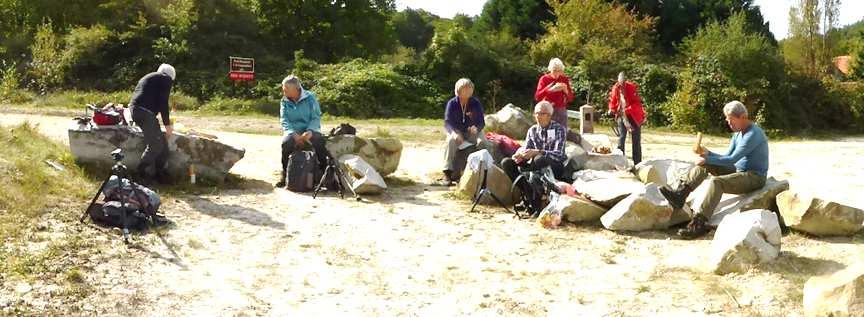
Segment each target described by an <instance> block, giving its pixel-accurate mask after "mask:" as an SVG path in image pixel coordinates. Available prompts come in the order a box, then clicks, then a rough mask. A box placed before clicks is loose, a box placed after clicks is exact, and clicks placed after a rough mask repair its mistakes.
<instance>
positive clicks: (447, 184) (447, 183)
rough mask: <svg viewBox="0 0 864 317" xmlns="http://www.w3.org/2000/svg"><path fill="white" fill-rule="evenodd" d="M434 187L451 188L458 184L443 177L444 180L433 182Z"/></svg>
mask: <svg viewBox="0 0 864 317" xmlns="http://www.w3.org/2000/svg"><path fill="white" fill-rule="evenodd" d="M432 185H435V186H444V187H450V186H453V185H456V184H455V183H454V182H453V180H452V179H449V178H447V177H442V178H439V179H438V180H436V181H435V182H433V183H432Z"/></svg>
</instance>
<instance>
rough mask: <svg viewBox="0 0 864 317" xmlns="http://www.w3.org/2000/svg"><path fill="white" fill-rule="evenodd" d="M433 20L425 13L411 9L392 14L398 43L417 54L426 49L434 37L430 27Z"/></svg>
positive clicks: (432, 28)
mask: <svg viewBox="0 0 864 317" xmlns="http://www.w3.org/2000/svg"><path fill="white" fill-rule="evenodd" d="M434 18H435V16H433V15H432V14H430V13H428V12H426V11H423V10H414V9H411V8H407V9H405V10H404V11H401V12H399V13H396V14H394V15H393V27H394V28H395V29H396V36H398V37H399V43H402V45H404V46H405V47H410V48H413V49H414V50H415V51H417V52H420V51H422V50H424V49H426V47H427V46H429V41H431V40H432V36H434V35H435V27H433V26H432V20H433V19H434Z"/></svg>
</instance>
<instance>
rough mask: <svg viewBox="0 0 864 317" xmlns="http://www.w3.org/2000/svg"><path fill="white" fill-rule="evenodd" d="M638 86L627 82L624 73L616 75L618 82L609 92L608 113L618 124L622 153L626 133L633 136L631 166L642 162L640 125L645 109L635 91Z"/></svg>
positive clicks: (643, 120) (642, 121)
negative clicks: (613, 116)
mask: <svg viewBox="0 0 864 317" xmlns="http://www.w3.org/2000/svg"><path fill="white" fill-rule="evenodd" d="M638 89H639V86H637V85H636V84H634V83H633V82H631V81H627V80H626V77H625V75H624V72H621V73H619V74H618V82H617V83H615V85H612V90H611V91H610V92H609V113H610V114H613V115H615V119H616V120H615V121H616V122H617V124H618V131H620V133H619V135H618V148H619V149H621V152H622V153H623V152H624V144H625V143H626V141H627V132H628V131H629V132H630V134H632V135H633V141H632V142H633V164H639V162H641V161H642V128H641V126H642V123H644V122H645V109H643V108H642V100H641V99H640V98H639V93H638V92H637V90H638Z"/></svg>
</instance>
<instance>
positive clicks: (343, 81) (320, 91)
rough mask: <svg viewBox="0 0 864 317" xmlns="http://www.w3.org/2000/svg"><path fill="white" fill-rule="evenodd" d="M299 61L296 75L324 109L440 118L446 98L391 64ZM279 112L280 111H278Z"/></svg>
mask: <svg viewBox="0 0 864 317" xmlns="http://www.w3.org/2000/svg"><path fill="white" fill-rule="evenodd" d="M298 57H299V58H296V59H295V62H296V66H295V67H294V72H293V73H294V74H296V75H297V76H299V77H300V80H301V82H302V83H303V87H304V88H306V89H308V90H311V91H314V92H315V94H316V95H317V96H318V101H319V102H320V103H321V110H322V111H323V112H325V113H327V114H329V115H334V116H349V117H357V118H387V117H440V116H443V112H444V109H443V106H440V105H443V101H441V100H442V99H443V98H446V95H443V94H442V92H441V91H440V90H438V88H437V87H436V85H435V84H433V83H432V82H430V81H429V80H427V79H425V78H422V77H417V76H409V75H405V74H402V73H400V72H398V71H396V69H395V68H394V66H391V65H387V64H378V63H371V62H368V61H365V60H362V59H355V60H352V61H348V62H345V63H341V64H324V65H318V64H315V63H314V62H311V61H309V60H306V59H304V58H302V54H299V56H298ZM277 113H278V112H277Z"/></svg>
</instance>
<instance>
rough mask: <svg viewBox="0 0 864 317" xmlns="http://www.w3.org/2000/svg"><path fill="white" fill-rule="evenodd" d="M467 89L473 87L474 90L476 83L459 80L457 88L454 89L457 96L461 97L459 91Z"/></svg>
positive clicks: (464, 79) (465, 79) (466, 79)
mask: <svg viewBox="0 0 864 317" xmlns="http://www.w3.org/2000/svg"><path fill="white" fill-rule="evenodd" d="M465 87H471V88H472V89H473V88H474V83H473V82H471V80H470V79H468V78H459V80H457V81H456V88H455V89H453V92H454V93H455V94H456V96H459V91H460V90H462V88H465Z"/></svg>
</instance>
